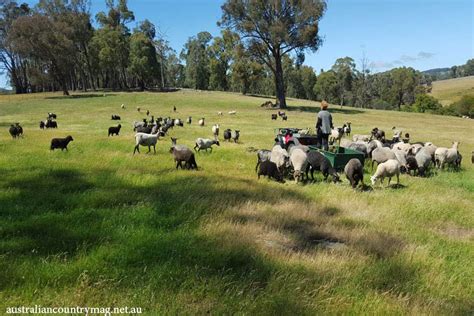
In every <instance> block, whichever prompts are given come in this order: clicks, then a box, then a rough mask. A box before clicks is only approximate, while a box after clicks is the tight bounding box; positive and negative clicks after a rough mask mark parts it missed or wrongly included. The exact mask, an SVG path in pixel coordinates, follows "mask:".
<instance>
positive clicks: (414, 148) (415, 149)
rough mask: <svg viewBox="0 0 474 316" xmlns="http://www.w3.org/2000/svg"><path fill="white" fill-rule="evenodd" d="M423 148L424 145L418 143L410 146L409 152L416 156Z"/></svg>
mask: <svg viewBox="0 0 474 316" xmlns="http://www.w3.org/2000/svg"><path fill="white" fill-rule="evenodd" d="M423 147H424V144H420V143H415V144H411V149H410V152H411V154H412V155H416V153H417V152H419V151H420V149H421V148H423Z"/></svg>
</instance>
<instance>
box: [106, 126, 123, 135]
mask: <svg viewBox="0 0 474 316" xmlns="http://www.w3.org/2000/svg"><path fill="white" fill-rule="evenodd" d="M121 128H122V125H121V124H119V125H117V126H111V127H109V136H110V135H112V136H114V134H115V135H117V136H118V134H119V132H120V129H121Z"/></svg>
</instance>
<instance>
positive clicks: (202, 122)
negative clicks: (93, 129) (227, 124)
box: [198, 117, 204, 126]
mask: <svg viewBox="0 0 474 316" xmlns="http://www.w3.org/2000/svg"><path fill="white" fill-rule="evenodd" d="M198 124H199V126H204V117H203V118H201V119H200V120H199V121H198Z"/></svg>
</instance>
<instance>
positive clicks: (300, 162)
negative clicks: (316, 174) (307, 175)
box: [290, 148, 308, 183]
mask: <svg viewBox="0 0 474 316" xmlns="http://www.w3.org/2000/svg"><path fill="white" fill-rule="evenodd" d="M290 162H291V165H292V166H293V171H294V172H293V177H294V178H295V182H296V183H298V182H299V181H302V180H303V176H304V173H303V172H304V171H306V167H307V165H308V155H307V154H306V152H305V151H304V150H302V149H300V148H296V149H293V150H292V151H291V154H290Z"/></svg>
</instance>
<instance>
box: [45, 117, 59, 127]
mask: <svg viewBox="0 0 474 316" xmlns="http://www.w3.org/2000/svg"><path fill="white" fill-rule="evenodd" d="M45 126H46V128H58V123H57V122H56V121H53V120H50V119H48V120H47V121H46V125H45Z"/></svg>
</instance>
